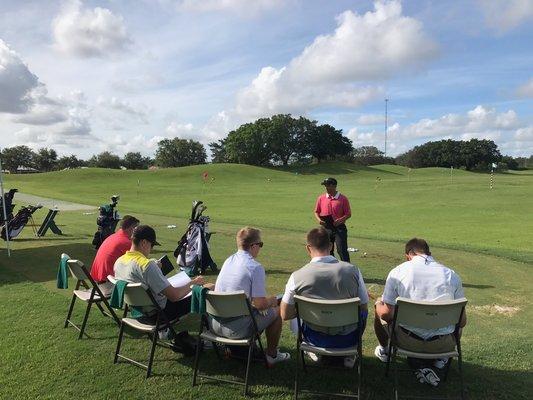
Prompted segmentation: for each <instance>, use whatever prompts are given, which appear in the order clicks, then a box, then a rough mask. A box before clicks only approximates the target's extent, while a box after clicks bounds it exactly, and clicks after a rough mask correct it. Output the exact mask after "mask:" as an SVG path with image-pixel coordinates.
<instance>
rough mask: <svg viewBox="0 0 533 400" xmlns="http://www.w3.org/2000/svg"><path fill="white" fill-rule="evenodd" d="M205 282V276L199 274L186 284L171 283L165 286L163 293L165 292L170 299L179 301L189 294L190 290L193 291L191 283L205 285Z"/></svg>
mask: <svg viewBox="0 0 533 400" xmlns="http://www.w3.org/2000/svg"><path fill="white" fill-rule="evenodd" d="M204 283H205V281H204V277H203V276H197V277H196V278H194V279H192V280H191V281H190V282H189V283H187V284H186V285H185V286H180V287H174V286H172V285H169V286H167V287H166V288H164V289H163V290H162V291H161V293H163V295H165V297H166V298H167V299H169V300H170V301H179V300H181V299H183V298H184V297H185V296H187V295H188V294H189V292H190V291H191V285H203V284H204Z"/></svg>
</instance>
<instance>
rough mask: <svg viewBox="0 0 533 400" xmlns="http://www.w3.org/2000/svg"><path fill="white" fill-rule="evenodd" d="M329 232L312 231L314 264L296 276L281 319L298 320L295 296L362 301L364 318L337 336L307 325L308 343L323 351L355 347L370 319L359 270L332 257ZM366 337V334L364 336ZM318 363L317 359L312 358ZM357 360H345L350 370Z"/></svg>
mask: <svg viewBox="0 0 533 400" xmlns="http://www.w3.org/2000/svg"><path fill="white" fill-rule="evenodd" d="M332 245H333V244H332V243H331V240H330V235H329V232H328V231H327V230H326V229H325V228H323V227H320V228H315V229H311V230H310V231H309V233H308V234H307V245H306V249H307V253H308V254H309V256H310V257H311V262H309V264H307V265H305V266H303V267H302V268H300V269H299V270H297V271H295V272H293V273H292V275H291V276H290V278H289V280H288V282H287V285H286V287H285V294H284V295H283V298H282V300H281V305H280V309H281V317H282V319H284V320H288V319H292V318H294V317H296V309H295V306H294V295H300V296H306V297H311V298H315V299H324V300H341V299H350V298H355V297H359V299H360V300H361V315H360V323H359V326H358V325H350V326H344V327H342V328H340V329H336V330H335V331H333V332H327V333H324V332H319V331H315V330H313V329H311V328H309V327H308V326H306V325H305V324H304V326H303V336H304V338H305V340H306V341H308V342H310V343H311V344H313V345H316V346H320V347H332V348H343V347H352V346H354V345H356V344H357V342H358V339H359V329H361V330H362V331H364V328H365V323H366V318H367V316H368V308H367V303H368V292H367V290H366V287H365V282H364V280H363V276H362V275H361V271H360V270H359V268H357V267H356V266H354V265H353V264H350V263H348V262H345V261H339V260H337V259H336V258H335V257H333V256H332V255H330V251H331V248H332ZM361 334H362V332H361ZM309 356H310V357H311V358H312V359H314V360H317V357H315V356H314V355H311V354H309ZM354 361H355V360H354V359H349V360H348V359H347V360H345V362H344V364H345V365H346V366H353V364H354Z"/></svg>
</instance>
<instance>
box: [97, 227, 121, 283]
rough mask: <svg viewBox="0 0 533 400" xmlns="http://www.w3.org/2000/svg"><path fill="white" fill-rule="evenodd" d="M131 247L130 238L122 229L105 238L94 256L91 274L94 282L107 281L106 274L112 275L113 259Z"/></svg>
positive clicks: (115, 259)
mask: <svg viewBox="0 0 533 400" xmlns="http://www.w3.org/2000/svg"><path fill="white" fill-rule="evenodd" d="M130 247H131V239H130V238H129V237H128V235H127V234H126V233H125V232H124V231H123V230H122V229H120V230H118V231H117V232H115V233H113V234H112V235H111V236H109V237H108V238H106V240H104V242H103V243H102V245H101V246H100V248H99V249H98V252H97V253H96V257H95V258H94V261H93V264H92V267H91V276H92V277H93V279H94V280H95V281H96V282H105V281H107V276H108V275H113V274H114V272H113V266H114V265H115V261H117V259H118V258H119V257H120V256H122V255H123V254H125V253H126V251H128V250H129V249H130Z"/></svg>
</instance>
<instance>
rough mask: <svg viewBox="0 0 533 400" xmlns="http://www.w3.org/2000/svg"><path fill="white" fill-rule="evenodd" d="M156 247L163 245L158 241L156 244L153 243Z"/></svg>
mask: <svg viewBox="0 0 533 400" xmlns="http://www.w3.org/2000/svg"><path fill="white" fill-rule="evenodd" d="M152 244H153V245H154V246H161V243H159V242H158V241H157V240H156V241H155V242H152Z"/></svg>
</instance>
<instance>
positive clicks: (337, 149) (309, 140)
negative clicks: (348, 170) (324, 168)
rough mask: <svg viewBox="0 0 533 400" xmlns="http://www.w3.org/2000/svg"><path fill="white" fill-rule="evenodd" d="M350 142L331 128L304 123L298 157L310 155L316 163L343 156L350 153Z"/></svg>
mask: <svg viewBox="0 0 533 400" xmlns="http://www.w3.org/2000/svg"><path fill="white" fill-rule="evenodd" d="M352 149H353V147H352V141H351V140H350V139H348V138H347V137H346V136H344V135H343V134H342V130H341V129H335V128H334V127H333V126H331V125H328V124H325V125H319V126H317V125H316V121H312V122H311V121H309V120H308V122H306V123H305V129H304V133H303V135H302V138H301V148H300V151H299V153H300V156H302V155H303V156H305V155H307V154H308V155H311V156H313V157H314V158H315V159H316V160H317V162H320V161H322V160H325V159H327V158H333V157H335V156H345V155H347V154H349V153H350V152H351V151H352Z"/></svg>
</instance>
